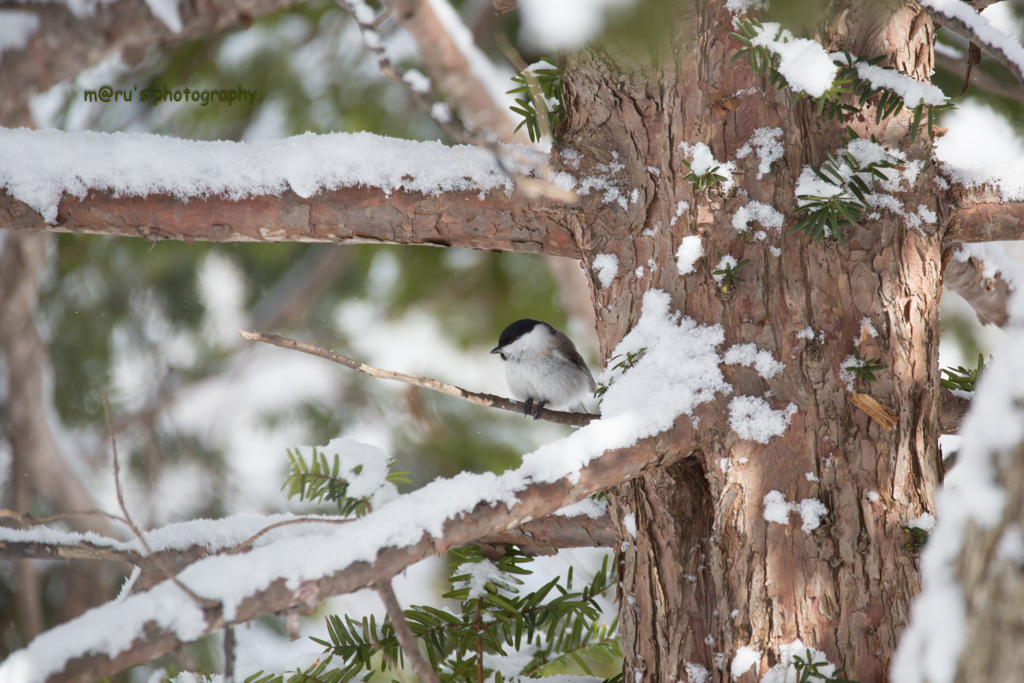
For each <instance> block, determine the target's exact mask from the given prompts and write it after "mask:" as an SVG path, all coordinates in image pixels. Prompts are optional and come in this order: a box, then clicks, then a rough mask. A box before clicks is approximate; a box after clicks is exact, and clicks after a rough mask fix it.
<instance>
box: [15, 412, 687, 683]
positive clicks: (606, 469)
mask: <svg viewBox="0 0 1024 683" xmlns="http://www.w3.org/2000/svg"><path fill="white" fill-rule="evenodd" d="M693 437H694V429H693V427H692V426H691V424H690V418H689V416H686V415H683V416H681V417H680V418H679V419H678V420H677V421H676V424H675V426H674V427H673V428H672V429H671V430H669V431H667V432H663V433H661V434H659V435H658V436H656V437H651V438H648V439H644V440H641V441H639V442H638V443H637V444H635V445H634V446H631V447H628V448H621V449H617V450H612V451H607V452H605V453H604V454H602V455H601V456H600V457H598V458H595V459H594V460H591V461H590V462H589V463H588V464H586V465H584V466H583V467H581V468H580V469H579V470H578V471H576V472H574V475H573V476H572V477H569V476H566V477H563V478H562V479H558V480H556V481H553V482H543V481H538V482H534V483H528V484H526V485H525V486H524V487H523V488H522V489H520V490H518V492H517V493H516V503H515V504H514V505H513V506H512V507H511V508H509V507H507V506H506V505H505V504H504V503H500V502H499V503H497V504H492V503H490V502H488V501H486V500H482V501H481V502H480V503H478V504H477V505H476V506H475V507H474V508H473V509H472V510H471V511H470V512H469V513H468V514H464V515H458V516H456V517H455V518H449V519H448V520H447V521H446V522H445V523H444V526H443V530H442V534H441V535H440V536H439V537H433V536H431V535H430V534H427V533H424V534H423V536H422V537H421V538H420V540H419V541H417V542H416V543H413V544H411V545H407V546H403V547H395V546H391V547H386V548H382V549H380V550H379V551H378V552H377V554H376V557H375V559H374V560H373V562H372V563H371V562H363V561H357V562H354V563H352V564H350V565H348V566H347V567H345V568H344V569H341V570H338V571H334V572H331V573H327V574H324V575H321V576H320V577H319V578H311V579H308V580H305V581H303V582H302V583H301V584H300V585H299V586H298V587H297V588H296V587H295V586H294V585H293V586H292V587H289V585H288V581H286V579H284V578H281V579H277V580H276V581H273V582H272V583H271V584H270V585H269V586H267V587H266V588H264V589H262V590H259V591H257V592H255V593H253V594H250V595H249V596H248V597H246V598H245V599H244V600H242V601H241V603H240V604H238V607H237V611H236V613H235V615H234V618H233V619H232V622H233V623H236V624H237V623H243V622H245V621H250V620H252V619H255V618H257V617H260V616H264V615H269V614H276V613H279V612H283V611H285V610H288V609H291V608H296V607H299V606H301V605H304V604H307V603H309V602H310V601H314V602H318V601H321V600H323V599H325V598H327V597H330V596H332V595H338V594H341V593H351V592H354V591H357V590H360V589H363V588H371V587H373V586H375V585H377V584H378V583H379V582H380V581H381V580H382V579H384V578H386V577H391V576H394V575H395V574H397V573H399V572H400V571H402V570H403V569H404V568H406V567H408V566H409V565H411V564H413V563H415V562H418V561H420V560H422V559H424V558H426V557H428V556H430V555H434V554H437V553H442V552H445V551H446V550H447V549H448V548H451V547H454V546H458V545H464V544H467V543H472V542H475V541H477V540H478V539H481V538H484V537H486V536H487V535H488V534H491V533H497V532H500V531H502V530H505V529H509V528H512V527H515V526H518V525H519V524H522V523H524V522H525V521H527V520H530V519H535V518H538V517H543V516H545V515H548V514H551V513H552V512H555V511H556V510H559V509H561V508H563V507H565V506H567V505H571V504H573V503H575V502H578V501H580V500H582V499H583V498H585V497H587V496H589V495H591V494H593V493H597V492H598V491H602V490H604V489H606V488H608V487H610V486H614V485H617V484H620V483H622V482H624V481H627V480H630V479H633V478H635V477H637V476H640V475H641V474H643V473H645V472H647V471H651V470H653V469H655V468H661V467H666V466H669V465H671V464H673V463H676V462H679V461H680V460H682V459H683V458H685V457H688V455H689V453H690V444H691V442H692V439H693ZM373 514H377V512H374V513H371V515H368V516H367V517H364V518H362V519H361V520H357V521H355V522H353V523H352V524H351V525H346V526H345V527H343V529H345V530H346V531H350V532H351V533H353V534H356V535H358V534H360V533H362V530H361V529H360V528H359V527H360V525H361V524H364V523H368V522H367V521H368V520H369V519H370V517H371V516H372V515H373ZM280 542H286V541H278V542H277V543H280ZM275 545H276V543H271V544H269V545H267V546H264V548H262V549H260V550H261V551H263V552H265V553H268V554H273V553H275V552H277V550H276V549H275V548H274V546H275ZM254 552H255V551H254ZM219 559H220V558H211V559H210V560H205V561H217V560H219ZM200 562H204V561H200ZM197 564H198V563H197ZM195 588H197V589H199V590H202V588H203V587H202V586H196V587H195ZM141 597H142V596H131V597H129V598H128V599H127V600H126V601H125V603H120V604H118V607H119V608H120V607H121V605H123V606H124V607H123V608H124V609H131V608H132V605H130V604H129V601H131V600H133V599H138V598H141ZM201 609H202V618H203V619H204V623H205V625H204V626H203V629H202V634H197V637H201V635H205V634H207V633H211V632H213V631H215V630H219V629H221V628H223V626H224V615H223V612H222V610H221V607H220V606H219V605H217V606H207V607H203V608H201ZM109 616H111V615H109V614H107V615H103V617H109ZM59 638H60V634H52V633H51V632H45V633H43V634H41V635H40V636H39V637H38V638H37V639H36V641H34V642H33V644H32V645H31V646H30V648H31V649H37V650H38V651H43V652H45V651H47V648H48V647H50V645H51V640H52V641H54V642H53V646H54V647H56V646H57V643H56V641H58V640H59ZM180 644H181V643H180V641H179V640H178V638H177V636H176V635H175V633H174V632H173V631H172V630H170V629H168V628H164V627H160V626H158V625H157V624H156V622H153V621H149V622H147V623H146V624H145V627H144V628H143V629H142V632H141V633H138V634H137V636H136V638H135V640H134V641H133V642H132V645H131V646H130V647H129V648H128V649H126V650H124V651H121V652H119V653H117V654H115V655H113V656H109V655H107V654H96V653H85V654H80V655H78V656H72V658H71V659H69V661H68V662H67V663H66V665H65V666H64V668H63V670H62V672H61V673H56V674H54V675H52V676H50V677H49V679H48V681H49V683H63V682H69V683H70V682H75V683H90V682H91V681H94V680H97V679H100V678H103V677H105V676H109V675H111V674H113V673H116V672H119V671H123V670H124V669H126V668H127V667H129V666H133V665H135V664H139V663H142V662H145V661H149V660H150V659H153V658H155V657H159V656H161V655H163V654H166V653H168V652H170V651H172V650H173V649H174V648H175V647H177V646H179V645H180ZM18 656H19V653H15V654H14V655H12V658H17V657H18Z"/></svg>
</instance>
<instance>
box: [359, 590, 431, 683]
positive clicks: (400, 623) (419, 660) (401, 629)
mask: <svg viewBox="0 0 1024 683" xmlns="http://www.w3.org/2000/svg"><path fill="white" fill-rule="evenodd" d="M374 587H375V588H376V589H377V594H378V595H379V596H380V599H381V601H382V602H383V603H384V608H385V609H387V611H388V616H390V617H391V625H392V626H394V627H395V636H397V638H398V644H399V645H401V646H402V650H403V651H404V652H405V658H406V659H408V660H409V663H410V664H412V670H413V671H415V672H416V675H417V676H419V677H420V681H423V682H424V683H440V679H439V678H438V677H437V672H436V671H434V669H433V667H431V666H430V664H428V663H427V660H425V659H423V655H422V654H420V646H419V642H418V641H417V640H416V636H415V635H413V632H412V629H410V628H409V622H407V621H406V620H405V614H404V613H403V612H402V606H401V605H399V604H398V598H396V597H395V591H394V590H393V589H392V588H391V579H385V580H383V581H380V582H379V583H377V585H376V586H374Z"/></svg>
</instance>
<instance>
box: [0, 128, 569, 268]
mask: <svg viewBox="0 0 1024 683" xmlns="http://www.w3.org/2000/svg"><path fill="white" fill-rule="evenodd" d="M0 147H3V148H4V150H5V152H7V154H5V155H4V156H3V157H0V228H8V229H16V230H17V229H34V230H51V231H57V232H85V233H95V234H108V235H122V236H133V237H145V238H147V239H150V240H154V241H155V240H161V239H180V240H185V241H186V242H189V241H192V240H210V241H217V242H222V241H257V242H282V241H301V242H331V243H335V244H345V243H358V242H388V243H398V244H433V245H442V246H459V247H468V248H476V249H501V250H507V251H524V252H531V253H548V254H553V255H558V256H576V248H575V246H574V245H573V241H572V237H571V235H570V233H569V231H568V230H567V229H566V228H565V227H564V226H563V225H562V223H561V221H560V220H559V217H560V215H561V214H560V211H559V209H558V208H557V207H555V206H554V205H553V204H552V203H550V202H547V201H545V200H543V199H539V198H538V199H527V198H524V197H521V196H513V195H512V194H511V193H512V179H511V178H509V177H508V176H507V175H505V174H504V173H503V172H502V171H501V169H500V168H499V167H498V166H497V163H496V162H495V160H494V157H493V155H492V154H491V153H490V152H488V151H487V150H483V149H480V148H476V147H467V146H456V147H446V146H445V145H442V144H440V143H437V142H411V141H407V140H396V139H391V138H382V137H380V136H376V135H370V134H354V135H346V134H333V135H322V136H317V135H312V134H307V135H301V136H297V137H294V138H288V139H285V140H273V141H264V142H257V143H250V144H243V143H233V142H192V141H186V140H176V139H171V138H163V137H159V136H151V135H139V134H115V135H107V134H102V133H75V134H70V133H61V132H58V131H42V132H39V131H29V130H4V129H0ZM517 153H519V154H538V153H537V152H533V151H531V150H528V149H526V148H520V149H519V150H518V152H517ZM143 198H144V200H141V201H140V199H143Z"/></svg>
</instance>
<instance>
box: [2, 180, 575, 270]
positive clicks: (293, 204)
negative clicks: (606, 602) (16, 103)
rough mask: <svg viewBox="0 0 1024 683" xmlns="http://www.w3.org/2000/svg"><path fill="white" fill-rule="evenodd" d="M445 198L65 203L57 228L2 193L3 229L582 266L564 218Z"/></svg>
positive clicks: (158, 198)
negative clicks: (533, 259) (465, 251)
mask: <svg viewBox="0 0 1024 683" xmlns="http://www.w3.org/2000/svg"><path fill="white" fill-rule="evenodd" d="M480 195H481V193H480V192H479V191H468V192H452V193H448V194H445V195H443V196H432V195H423V194H420V193H417V192H401V191H399V192H393V193H392V194H391V195H388V194H386V193H385V192H384V191H382V190H379V189H375V188H365V187H346V188H342V189H339V190H331V191H323V192H321V193H319V194H317V195H315V196H313V197H310V198H302V197H299V196H298V195H296V194H295V193H294V192H292V191H291V190H286V191H285V192H283V193H282V194H281V195H264V196H260V197H252V198H248V199H240V200H231V199H225V198H221V197H215V198H195V197H193V198H191V199H189V200H188V201H185V200H182V199H178V198H176V197H172V196H168V195H164V194H152V195H149V196H148V197H145V198H132V197H123V196H122V197H117V196H113V195H112V194H110V193H107V192H103V191H96V190H93V191H92V192H90V193H89V194H88V195H87V196H86V197H85V198H83V199H79V198H77V197H74V196H70V195H65V196H64V198H63V199H62V200H61V202H60V206H59V208H58V212H57V220H56V224H55V225H50V224H48V223H47V222H46V221H45V220H44V219H43V217H42V216H40V215H39V214H38V213H37V212H36V211H34V210H33V209H31V208H30V207H29V206H27V205H26V204H24V203H23V202H21V201H18V200H17V199H15V198H14V197H13V196H12V195H11V194H10V193H9V192H8V191H7V190H5V189H3V188H0V228H6V229H10V230H45V231H50V232H71V233H86V234H94V235H117V236H121V237H144V238H146V239H149V240H153V241H158V240H164V239H174V240H183V241H185V242H186V243H191V242H192V241H194V240H200V241H208V242H330V243H333V244H359V243H390V244H423V245H434V246H445V247H449V246H450V247H465V248H469V249H487V250H502V251H519V252H526V253H545V254H553V255H556V256H570V257H573V258H578V254H577V250H576V246H575V245H574V244H573V241H572V237H571V236H570V234H569V231H568V230H567V229H565V228H564V227H563V226H562V225H560V224H559V223H558V221H557V216H558V209H557V208H552V207H551V206H549V205H548V204H547V203H546V202H543V201H542V200H537V201H536V202H531V201H524V199H523V197H515V196H506V195H505V194H504V193H502V192H500V191H493V192H490V193H488V194H486V195H484V196H483V197H482V198H481V196H480Z"/></svg>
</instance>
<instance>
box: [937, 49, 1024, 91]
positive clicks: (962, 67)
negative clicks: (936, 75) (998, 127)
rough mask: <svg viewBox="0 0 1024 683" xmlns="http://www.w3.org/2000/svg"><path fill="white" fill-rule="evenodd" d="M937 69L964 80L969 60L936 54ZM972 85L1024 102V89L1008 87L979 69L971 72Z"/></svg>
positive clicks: (1013, 86)
mask: <svg viewBox="0 0 1024 683" xmlns="http://www.w3.org/2000/svg"><path fill="white" fill-rule="evenodd" d="M935 67H936V68H938V69H944V70H946V71H948V72H950V73H951V74H953V75H954V76H957V77H958V78H960V80H964V79H966V78H967V60H966V59H957V58H956V57H952V56H950V55H947V54H945V53H942V52H938V51H936V52H935ZM970 82H971V85H974V86H976V87H978V88H980V89H982V90H984V91H985V92H990V93H992V94H993V95H998V96H1000V97H1005V98H1006V99H1009V100H1015V101H1017V102H1024V89H1021V88H1020V86H1015V85H1007V84H1005V83H1002V82H1000V81H999V80H997V79H995V78H993V77H992V76H990V75H989V74H987V73H985V72H984V71H982V70H981V69H979V68H974V69H972V70H971V81H970Z"/></svg>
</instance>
